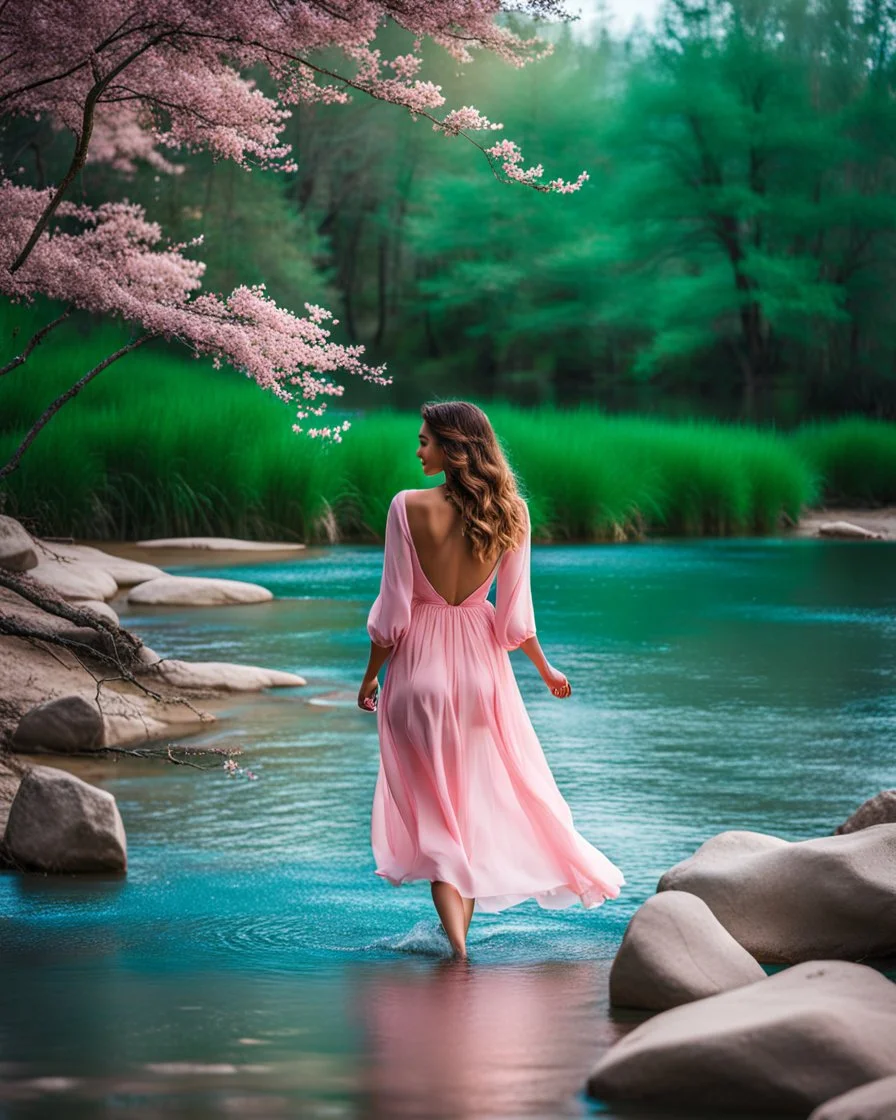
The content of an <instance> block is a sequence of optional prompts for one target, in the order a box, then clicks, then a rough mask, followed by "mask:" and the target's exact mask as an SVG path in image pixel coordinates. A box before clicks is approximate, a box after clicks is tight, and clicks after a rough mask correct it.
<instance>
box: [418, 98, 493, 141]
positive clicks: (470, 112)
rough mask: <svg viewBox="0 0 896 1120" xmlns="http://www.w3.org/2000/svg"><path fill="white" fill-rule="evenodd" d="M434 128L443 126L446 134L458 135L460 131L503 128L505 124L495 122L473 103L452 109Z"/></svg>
mask: <svg viewBox="0 0 896 1120" xmlns="http://www.w3.org/2000/svg"><path fill="white" fill-rule="evenodd" d="M432 127H433V128H434V129H438V128H439V127H441V129H442V131H443V132H444V133H445V135H446V136H457V135H458V134H459V133H460V132H483V131H485V130H486V129H499V128H503V127H504V125H503V124H493V123H492V122H491V121H490V120H489V119H488V118H487V117H484V116H483V115H482V114H481V113H480V112H479V110H478V109H475V108H474V107H473V106H472V105H464V106H463V107H462V108H460V109H452V110H451V112H450V113H448V114H447V115H446V116H445V117H443V118H442V121H441V125H439V124H434V125H433V126H432Z"/></svg>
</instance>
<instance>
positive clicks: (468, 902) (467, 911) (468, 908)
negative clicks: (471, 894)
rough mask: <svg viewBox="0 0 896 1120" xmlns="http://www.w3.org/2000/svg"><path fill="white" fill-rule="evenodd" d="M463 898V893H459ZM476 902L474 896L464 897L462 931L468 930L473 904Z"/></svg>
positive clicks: (466, 931) (467, 931)
mask: <svg viewBox="0 0 896 1120" xmlns="http://www.w3.org/2000/svg"><path fill="white" fill-rule="evenodd" d="M461 898H463V895H461ZM475 903H476V899H475V898H464V933H465V934H467V933H469V932H470V922H471V921H472V919H473V906H474V905H475Z"/></svg>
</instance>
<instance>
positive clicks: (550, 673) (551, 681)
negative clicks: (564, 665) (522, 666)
mask: <svg viewBox="0 0 896 1120" xmlns="http://www.w3.org/2000/svg"><path fill="white" fill-rule="evenodd" d="M518 648H519V649H521V650H522V651H523V653H524V654H525V655H526V657H528V658H529V660H530V661H531V662H532V664H533V665H534V666H535V668H536V669H537V670H538V673H539V676H540V677H541V679H542V680H543V681H544V683H545V684H546V685H547V686H548V688H549V689H550V690H551V692H553V694H554V695H555V696H560V697H561V698H565V697H567V696H569V695H570V694H571V693H572V686H571V685H570V683H569V681H568V680H567V679H566V676H565V675H564V674H563V673H561V672H560V670H559V669H555V668H554V666H553V665H552V664H551V663H550V661H548V659H547V658H546V657H545V655H544V650H543V649H542V648H541V644H540V643H539V641H538V638H537V637H536V636H535V635H534V634H533V635H532V637H531V638H527V639H526V640H525V641H524V642H521V643H520V645H519V647H518Z"/></svg>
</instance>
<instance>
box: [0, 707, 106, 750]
mask: <svg viewBox="0 0 896 1120" xmlns="http://www.w3.org/2000/svg"><path fill="white" fill-rule="evenodd" d="M104 742H105V729H104V725H103V716H102V713H101V712H100V710H99V708H98V707H97V705H96V703H95V702H94V701H92V700H88V699H87V698H86V697H84V696H79V695H77V694H75V695H72V696H62V697H60V699H58V700H47V701H46V702H45V703H43V704H38V705H37V707H35V708H32V709H31V710H30V711H27V712H26V713H25V714H24V715H23V716H22V718H21V719H20V720H19V725H18V727H17V728H16V730H15V731H14V732H13V737H12V746H13V749H14V750H20V751H30V750H47V751H57V752H59V753H61V754H66V753H77V752H78V751H82V750H90V749H92V748H96V747H101V746H103V744H104Z"/></svg>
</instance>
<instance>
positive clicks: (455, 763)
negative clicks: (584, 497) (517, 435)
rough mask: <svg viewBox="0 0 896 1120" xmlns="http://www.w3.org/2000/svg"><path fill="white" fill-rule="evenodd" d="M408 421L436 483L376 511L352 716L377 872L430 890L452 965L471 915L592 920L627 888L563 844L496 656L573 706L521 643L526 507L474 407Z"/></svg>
mask: <svg viewBox="0 0 896 1120" xmlns="http://www.w3.org/2000/svg"><path fill="white" fill-rule="evenodd" d="M420 411H421V415H422V417H423V423H422V424H421V426H420V431H419V433H418V442H419V447H418V449H417V457H418V458H419V460H420V462H421V464H422V467H423V473H424V474H427V475H433V474H438V473H439V472H441V471H444V472H445V483H444V485H442V486H436V487H434V488H432V489H429V490H401V491H399V492H398V493H397V494H396V495H395V497H394V498H393V499H392V502H391V505H390V506H389V514H388V517H387V520H386V547H385V554H384V557H383V574H382V580H381V584H380V591H379V595H378V596H377V598H376V600H375V601H374V603H373V606H372V607H371V608H370V613H369V615H368V619H367V631H368V634H369V635H370V639H371V648H370V660H369V662H368V665H367V672H366V673H365V675H364V680H363V682H362V684H361V688H360V690H359V692H358V706H359V707H361V708H364V709H365V710H367V711H376V712H377V729H378V732H379V739H380V769H379V775H378V777H377V783H376V790H375V793H374V802H373V818H372V823H371V841H372V845H373V854H374V858H375V859H376V874H377V875H381V876H382V877H383V878H384V879H387V880H388V881H389V882H390V883H392V884H393V885H395V886H398V885H400V884H402V883H408V882H412V881H415V880H426V879H428V880H429V881H430V882H431V884H432V886H431V890H432V897H433V902H434V903H435V907H436V910H437V911H438V914H439V918H440V919H441V922H442V926H443V928H444V930H445V932H446V934H447V935H448V939H449V941H450V942H451V945H452V948H453V949H454V954H455V956H456V957H458V958H466V955H467V953H466V935H467V931H468V929H469V926H470V919H471V917H472V914H473V907H474V905H475V906H476V907H477V908H478V909H479V910H483V911H492V912H494V911H497V910H503V909H505V908H506V907H508V906H515V905H516V904H517V903H519V902H523V901H524V900H526V899H528V898H534V899H536V901H537V902H538V903H539V904H540V905H541V906H543V907H546V908H551V909H557V908H560V907H565V906H570V905H572V904H573V903H575V902H576V901H581V902H582V905H583V906H586V907H592V906H598V905H599V904H600V903H602V902H603V901H605V900H606V899H608V898H616V897H617V895H618V894H619V891H620V888H621V887H622V886H623V885H624V884H625V879H624V878H623V875H622V872H621V871H620V870H619V868H618V867H616V866H614V864H612V863H611V862H610V861H609V860H608V859H607V858H606V856H604V855H603V854H602V853H601V852H599V851H598V850H597V848H594V847H592V846H591V844H589V843H588V842H587V841H586V840H585V839H584V837H582V836H581V835H580V834H579V833H578V832H577V831H576V829H575V827H574V825H573V821H572V815H571V813H570V810H569V807H568V805H567V804H566V802H565V801H564V799H563V797H562V795H561V793H560V791H559V790H558V788H557V785H556V783H555V781H554V778H553V775H552V774H551V771H550V768H549V767H548V764H547V761H546V760H545V756H544V752H543V750H542V748H541V744H540V743H539V741H538V737H537V736H536V734H535V730H534V728H533V727H532V724H531V722H530V720H529V716H528V713H527V711H526V708H525V705H524V703H523V698H522V696H521V694H520V691H519V688H518V686H517V682H516V677H515V676H514V673H513V668H512V666H511V664H510V658H509V656H508V652H509V651H510V650H514V649H522V650H523V651H524V652H525V653H526V655H527V657H529V658H530V659H531V661H532V663H533V664H534V665H535V667H536V668H537V669H538V672H539V673H540V674H541V678H542V680H543V681H544V682H545V684H546V685H547V686H548V688H549V689H550V690H551V692H552V694H553V695H554V696H557V697H559V698H561V699H562V698H565V697H568V696H569V695H570V694H571V691H572V689H571V687H570V684H569V682H568V681H567V679H566V677H565V676H564V675H563V674H562V673H561V672H560V671H559V670H558V669H555V668H554V667H553V666H552V665H551V664H550V663H549V662H548V660H547V658H546V657H545V655H544V653H543V651H542V649H541V646H540V645H539V644H538V639H537V637H536V636H535V616H534V612H533V608H532V594H531V589H530V584H529V564H530V552H531V526H530V522H529V510H528V507H527V505H526V503H525V502H524V501H523V499H522V498H521V497H520V496H519V494H518V493H517V488H516V483H515V480H514V476H513V473H512V471H511V469H510V467H509V465H508V463H507V460H506V459H505V458H504V455H503V453H502V451H501V448H500V445H499V444H498V441H497V438H496V436H495V433H494V430H493V429H492V426H491V424H490V423H489V420H488V417H487V416H486V415H485V413H484V412H483V411H482V410H481V409H479V408H477V407H476V406H475V405H473V404H469V403H468V402H466V401H443V402H439V403H430V404H425V405H424V406H423V407H422V408H421V410H420ZM495 577H497V594H496V605H495V606H494V607H493V606H492V604H491V602H490V601H489V600H488V599H487V597H486V596H487V595H488V591H489V588H490V587H491V583H492V580H493V578H495ZM387 659H388V660H389V669H388V672H387V674H386V683H385V685H384V686H383V690H382V697H381V698H380V702H379V704H377V693H378V690H379V681H378V673H379V670H380V669H381V667H382V666H383V664H384V663H385V662H386V660H387Z"/></svg>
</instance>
